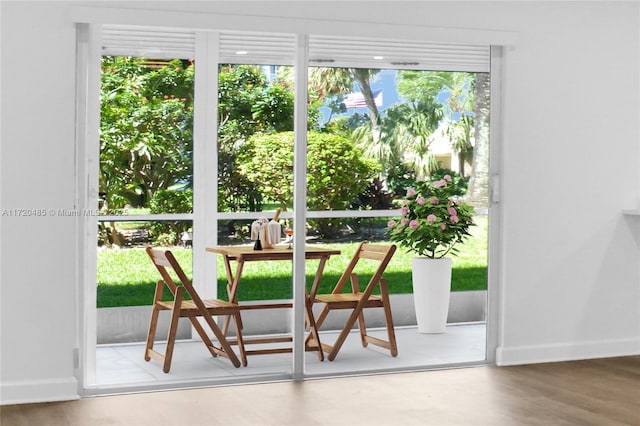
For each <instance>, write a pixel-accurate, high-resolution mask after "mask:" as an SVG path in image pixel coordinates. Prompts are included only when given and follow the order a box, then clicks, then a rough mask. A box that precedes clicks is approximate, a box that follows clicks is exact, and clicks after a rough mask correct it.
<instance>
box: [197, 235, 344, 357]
mask: <svg viewBox="0 0 640 426" xmlns="http://www.w3.org/2000/svg"><path fill="white" fill-rule="evenodd" d="M206 251H207V252H210V253H217V254H220V255H222V258H223V260H224V267H225V270H226V272H227V293H228V296H229V301H231V302H234V303H238V304H239V305H240V308H241V309H242V310H248V309H278V308H292V307H293V303H290V302H284V303H283V302H270V301H264V303H259V304H250V305H248V304H245V305H243V304H241V303H239V301H238V288H239V286H240V282H241V277H242V270H243V268H244V264H245V262H267V261H276V260H293V250H292V249H287V248H286V247H278V246H276V247H274V248H269V249H263V250H254V249H253V246H218V247H207V248H206ZM338 254H340V250H332V249H327V248H322V247H317V246H309V245H307V246H305V259H317V260H319V261H320V262H319V263H318V269H317V270H316V274H315V277H314V280H313V285H312V287H311V294H315V293H316V291H317V290H318V285H319V284H320V279H321V278H322V273H323V271H324V266H325V264H326V262H327V260H328V259H329V258H330V257H331V256H333V255H338ZM231 262H236V268H235V273H234V271H233V268H232V266H231ZM305 317H306V322H307V325H308V326H309V328H310V333H311V336H312V337H313V340H315V342H316V343H317V345H316V344H314V345H313V346H311V345H310V344H309V343H305V350H307V351H317V352H318V359H319V360H320V361H322V360H324V354H323V352H322V350H321V349H320V347H321V344H320V336H318V329H317V328H316V324H315V319H314V316H313V311H312V309H311V302H310V299H309V297H308V295H306V296H305ZM229 320H230V317H227V318H226V319H225V323H224V326H223V329H222V331H223V332H224V333H225V335H226V333H227V331H228V329H229ZM240 327H242V325H240ZM243 340H244V344H262V343H277V342H291V341H292V338H291V337H290V336H286V337H267V338H252V339H243ZM307 340H309V339H307ZM230 343H235V344H237V340H236V341H230ZM291 351H292V348H291V347H286V348H276V349H259V350H251V351H245V350H244V348H240V352H241V356H242V357H243V364H244V365H246V364H247V362H246V355H264V354H273V353H285V352H291ZM243 352H244V355H242V353H243Z"/></svg>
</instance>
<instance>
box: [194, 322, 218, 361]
mask: <svg viewBox="0 0 640 426" xmlns="http://www.w3.org/2000/svg"><path fill="white" fill-rule="evenodd" d="M189 320H190V321H191V325H192V326H193V328H195V329H196V332H197V333H198V335H199V336H200V339H202V343H204V345H205V346H206V347H207V349H209V352H210V353H211V356H213V357H214V358H215V357H217V356H218V354H217V353H216V351H215V346H213V342H212V341H211V339H210V338H209V336H208V335H207V333H206V331H204V328H202V325H200V323H199V322H198V319H197V318H194V317H189Z"/></svg>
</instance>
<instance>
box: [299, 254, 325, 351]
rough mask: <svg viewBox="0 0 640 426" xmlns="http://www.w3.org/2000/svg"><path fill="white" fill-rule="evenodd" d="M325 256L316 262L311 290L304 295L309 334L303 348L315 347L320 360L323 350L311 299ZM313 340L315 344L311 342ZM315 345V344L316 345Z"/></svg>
mask: <svg viewBox="0 0 640 426" xmlns="http://www.w3.org/2000/svg"><path fill="white" fill-rule="evenodd" d="M327 259H328V258H327V257H322V258H320V262H319V263H318V269H317V270H316V275H315V277H314V278H313V284H312V285H311V292H310V293H309V294H308V295H306V296H305V312H306V317H307V324H308V325H309V335H308V336H307V338H306V339H305V342H304V344H305V348H317V351H318V359H319V360H320V361H323V360H324V352H323V351H322V343H321V342H320V334H319V332H318V331H319V330H318V327H317V324H316V320H315V316H314V315H313V299H314V298H315V296H316V293H317V292H318V287H319V286H320V279H321V278H322V273H323V272H324V266H325V264H326V263H327ZM314 340H315V344H312V343H311V342H312V341H314ZM316 345H317V346H316Z"/></svg>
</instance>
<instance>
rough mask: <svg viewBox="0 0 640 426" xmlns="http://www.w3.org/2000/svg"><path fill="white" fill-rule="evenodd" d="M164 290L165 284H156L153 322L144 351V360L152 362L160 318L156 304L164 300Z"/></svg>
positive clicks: (161, 282) (150, 325)
mask: <svg viewBox="0 0 640 426" xmlns="http://www.w3.org/2000/svg"><path fill="white" fill-rule="evenodd" d="M163 288H164V282H163V281H158V282H157V283H156V291H155V294H154V297H153V310H152V311H151V320H150V321H149V332H148V333H147V346H146V348H145V350H144V360H145V361H149V360H151V356H150V355H149V354H150V352H151V351H153V342H154V341H155V339H156V330H157V329H158V316H159V315H160V309H159V308H158V305H157V304H156V303H157V302H158V301H160V299H161V298H162V290H163Z"/></svg>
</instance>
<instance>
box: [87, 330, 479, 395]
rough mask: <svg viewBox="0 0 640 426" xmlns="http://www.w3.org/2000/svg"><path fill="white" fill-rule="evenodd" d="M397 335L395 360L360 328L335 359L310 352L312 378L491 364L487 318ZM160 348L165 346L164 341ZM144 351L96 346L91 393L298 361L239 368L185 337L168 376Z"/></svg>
mask: <svg viewBox="0 0 640 426" xmlns="http://www.w3.org/2000/svg"><path fill="white" fill-rule="evenodd" d="M376 333H380V334H382V335H384V334H385V333H386V332H385V330H383V329H381V330H379V331H378V330H374V331H373V332H372V333H371V334H372V335H374V336H375V335H376ZM336 334H337V333H336V332H327V331H325V332H321V337H323V341H325V342H327V343H332V342H333V341H334V340H335V336H336ZM247 337H248V336H247ZM396 338H397V341H398V351H399V354H398V356H397V357H395V358H394V357H391V356H390V355H389V352H388V351H386V350H383V349H381V348H378V347H376V346H371V345H369V347H367V348H363V347H362V346H361V345H360V339H359V336H358V335H357V331H356V330H354V331H353V332H352V335H350V336H349V337H348V338H347V340H346V342H345V344H344V346H343V347H342V349H341V351H340V353H339V354H338V356H337V357H336V359H335V360H334V361H327V360H325V361H323V362H320V361H318V358H317V355H316V353H315V352H307V353H306V354H305V369H306V374H307V375H309V376H310V377H320V376H340V375H350V374H367V373H380V372H390V371H402V370H407V371H408V370H420V369H436V368H454V367H458V366H468V365H474V364H482V363H484V362H485V353H486V324H485V322H471V323H458V324H451V325H449V326H448V327H447V330H446V332H445V333H443V334H420V333H418V331H417V328H416V327H415V326H400V327H396ZM156 347H157V348H158V349H160V350H163V349H164V345H163V344H162V343H160V344H156ZM249 349H250V347H249ZM143 354H144V343H128V344H108V345H99V346H98V347H97V349H96V386H95V388H92V389H91V390H90V392H94V393H96V394H100V393H108V392H109V390H110V389H118V390H120V389H128V390H130V391H134V390H151V389H159V388H165V389H166V388H171V387H188V386H203V385H211V384H231V383H250V382H257V381H263V380H264V381H269V380H283V379H286V375H288V374H289V373H290V371H291V363H292V356H291V354H290V353H289V354H275V355H255V356H250V357H249V358H248V362H249V365H248V366H247V367H240V368H234V367H233V366H232V365H231V363H230V362H229V360H227V359H225V358H221V357H217V358H213V357H211V356H210V354H209V352H208V351H207V350H206V349H205V348H204V347H203V346H202V343H201V342H199V341H193V340H182V341H179V342H178V343H177V344H176V347H175V351H174V355H173V362H172V365H171V371H170V372H169V373H168V374H165V373H163V372H162V368H161V366H160V364H159V363H157V362H155V361H153V360H152V361H150V362H145V361H144V357H143Z"/></svg>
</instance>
